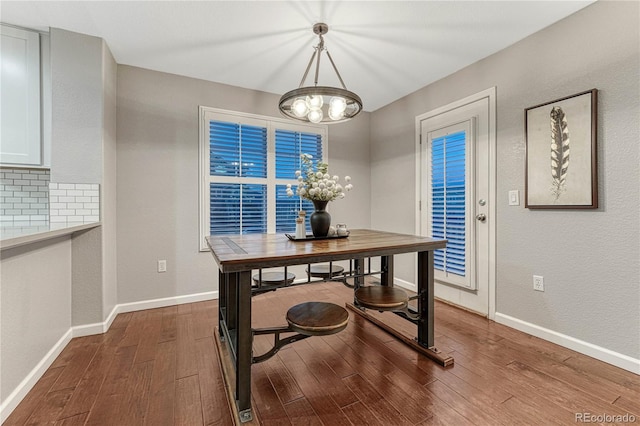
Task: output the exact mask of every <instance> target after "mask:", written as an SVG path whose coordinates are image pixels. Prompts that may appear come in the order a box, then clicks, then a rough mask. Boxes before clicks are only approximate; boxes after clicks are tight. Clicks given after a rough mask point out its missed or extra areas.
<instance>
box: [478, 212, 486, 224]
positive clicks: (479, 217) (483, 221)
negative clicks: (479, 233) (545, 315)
mask: <svg viewBox="0 0 640 426" xmlns="http://www.w3.org/2000/svg"><path fill="white" fill-rule="evenodd" d="M476 219H478V220H479V221H480V222H482V223H485V222H486V221H487V215H486V214H484V213H480V214H479V215H477V216H476Z"/></svg>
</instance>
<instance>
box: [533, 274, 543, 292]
mask: <svg viewBox="0 0 640 426" xmlns="http://www.w3.org/2000/svg"><path fill="white" fill-rule="evenodd" d="M533 289H534V290H536V291H544V277H543V276H542V275H534V276H533Z"/></svg>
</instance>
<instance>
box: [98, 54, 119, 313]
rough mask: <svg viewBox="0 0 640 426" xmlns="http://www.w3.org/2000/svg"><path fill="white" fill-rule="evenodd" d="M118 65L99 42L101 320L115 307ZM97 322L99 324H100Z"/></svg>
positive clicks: (116, 285)
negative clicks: (100, 70)
mask: <svg viewBox="0 0 640 426" xmlns="http://www.w3.org/2000/svg"><path fill="white" fill-rule="evenodd" d="M117 73H118V65H117V64H116V61H115V59H113V55H112V54H111V51H110V50H109V46H107V44H106V43H105V42H104V41H103V42H102V78H103V81H102V103H103V105H102V117H103V118H102V182H101V183H102V184H101V186H100V195H101V197H102V199H101V200H102V203H101V204H100V206H101V209H102V211H101V222H102V230H101V232H102V320H105V319H106V318H107V316H108V315H109V314H110V313H111V311H112V310H113V308H114V307H115V306H116V304H117V303H118V300H117V295H118V294H117V290H118V282H117V269H118V268H117V263H116V262H117V256H116V226H117V222H116V216H117V212H116V206H117V202H116V89H117V80H118V79H117ZM102 320H101V321H102Z"/></svg>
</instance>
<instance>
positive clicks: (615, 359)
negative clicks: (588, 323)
mask: <svg viewBox="0 0 640 426" xmlns="http://www.w3.org/2000/svg"><path fill="white" fill-rule="evenodd" d="M495 321H496V322H497V323H500V324H503V325H506V326H508V327H511V328H515V329H516V330H519V331H522V332H524V333H527V334H531V335H532V336H536V337H539V338H541V339H544V340H547V341H549V342H552V343H555V344H557V345H560V346H564V347H565V348H568V349H571V350H574V351H576V352H580V353H581V354H584V355H587V356H590V357H592V358H596V359H599V360H600V361H604V362H606V363H608V364H612V365H615V366H616V367H620V368H622V369H624V370H627V371H630V372H632V373H635V374H638V375H640V359H635V358H632V357H630V356H628V355H624V354H621V353H618V352H614V351H612V350H609V349H607V348H603V347H601V346H597V345H594V344H592V343H589V342H585V341H583V340H579V339H576V338H575V337H571V336H567V335H565V334H562V333H558V332H557V331H553V330H549V329H547V328H544V327H540V326H538V325H535V324H531V323H529V322H526V321H522V320H520V319H518V318H514V317H511V316H509V315H505V314H501V313H499V312H496V318H495Z"/></svg>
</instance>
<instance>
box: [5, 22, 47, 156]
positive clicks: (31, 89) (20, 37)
mask: <svg viewBox="0 0 640 426" xmlns="http://www.w3.org/2000/svg"><path fill="white" fill-rule="evenodd" d="M0 31H1V35H2V40H1V41H0V65H1V81H0V93H1V98H2V99H1V105H0V113H1V122H0V128H1V132H0V133H1V134H0V163H2V164H19V165H34V166H42V165H43V162H44V159H43V149H42V132H41V102H40V99H41V93H40V87H41V79H40V73H41V71H40V69H41V68H40V34H39V33H37V32H34V31H28V30H23V29H19V28H14V27H9V26H6V25H0Z"/></svg>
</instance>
